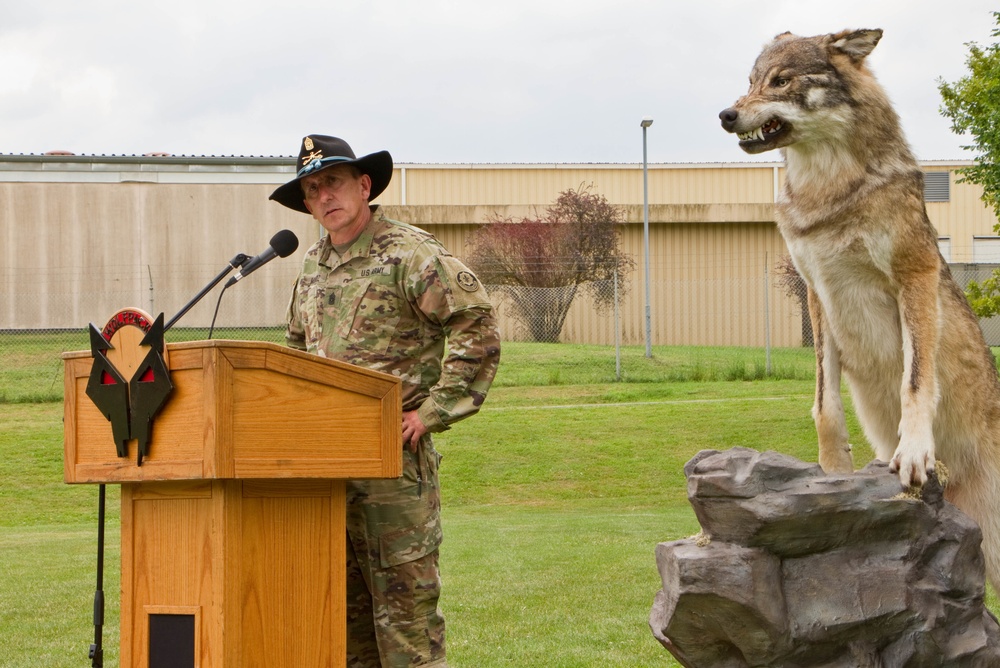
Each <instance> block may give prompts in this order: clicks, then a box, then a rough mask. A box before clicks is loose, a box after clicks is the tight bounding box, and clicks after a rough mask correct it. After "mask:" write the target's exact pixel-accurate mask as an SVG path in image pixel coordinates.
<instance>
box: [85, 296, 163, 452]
mask: <svg viewBox="0 0 1000 668" xmlns="http://www.w3.org/2000/svg"><path fill="white" fill-rule="evenodd" d="M90 350H91V353H92V354H93V356H94V365H93V367H91V370H90V378H89V379H88V382H87V396H88V397H90V399H91V401H93V402H94V405H95V406H97V408H98V410H100V411H101V414H102V415H104V417H105V418H107V419H108V420H109V421H110V422H111V433H112V437H113V439H114V442H115V448H116V450H117V453H118V456H119V457H127V456H128V442H129V441H131V440H135V441H136V442H137V448H136V452H137V454H136V464H137V465H138V466H142V460H143V458H144V457H145V456H146V455H147V454H149V443H150V440H151V436H152V429H153V416H155V415H156V413H157V412H159V410H160V409H161V408H162V407H163V405H164V404H165V403H166V401H167V398H168V397H169V396H170V393H171V391H172V390H173V384H172V383H171V382H170V372H169V370H168V369H167V360H166V351H165V348H164V345H163V314H162V313H161V314H160V315H159V317H157V318H156V319H155V320H153V319H152V317H150V316H149V314H147V313H145V312H143V311H140V310H139V309H134V308H127V309H122V310H121V311H119V312H118V313H115V314H114V315H113V316H111V319H110V320H109V321H108V323H107V324H106V325H105V326H104V328H103V329H100V330H99V329H97V327H96V326H94V324H93V323H91V325H90Z"/></svg>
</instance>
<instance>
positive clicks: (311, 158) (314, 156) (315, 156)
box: [302, 151, 323, 169]
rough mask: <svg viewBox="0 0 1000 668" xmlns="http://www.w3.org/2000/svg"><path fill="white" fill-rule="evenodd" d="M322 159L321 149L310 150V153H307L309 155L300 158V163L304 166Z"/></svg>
mask: <svg viewBox="0 0 1000 668" xmlns="http://www.w3.org/2000/svg"><path fill="white" fill-rule="evenodd" d="M322 159H323V151H312V152H311V153H309V155H307V156H305V157H304V158H302V164H303V166H304V165H307V164H309V163H310V162H318V161H320V160H322ZM317 166H318V165H317ZM313 169H315V168H313Z"/></svg>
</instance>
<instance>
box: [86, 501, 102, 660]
mask: <svg viewBox="0 0 1000 668" xmlns="http://www.w3.org/2000/svg"><path fill="white" fill-rule="evenodd" d="M104 494H105V492H104V484H103V483H101V485H100V494H99V496H98V507H97V589H96V590H95V591H94V643H93V644H92V645H91V646H90V655H89V658H90V659H91V662H90V665H91V667H92V668H102V667H103V666H104V638H103V633H102V631H103V629H104Z"/></svg>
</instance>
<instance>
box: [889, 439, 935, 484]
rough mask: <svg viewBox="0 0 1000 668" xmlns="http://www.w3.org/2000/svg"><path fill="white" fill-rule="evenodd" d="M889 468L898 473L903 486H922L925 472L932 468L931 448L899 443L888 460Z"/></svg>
mask: <svg viewBox="0 0 1000 668" xmlns="http://www.w3.org/2000/svg"><path fill="white" fill-rule="evenodd" d="M889 470H890V471H892V472H893V473H898V474H899V482H901V483H902V484H903V487H923V485H924V483H925V482H927V474H928V473H930V472H931V471H933V470H934V454H933V449H931V448H919V447H914V448H905V447H903V445H902V444H900V446H899V447H898V448H896V453H895V454H894V455H893V456H892V461H890V462H889Z"/></svg>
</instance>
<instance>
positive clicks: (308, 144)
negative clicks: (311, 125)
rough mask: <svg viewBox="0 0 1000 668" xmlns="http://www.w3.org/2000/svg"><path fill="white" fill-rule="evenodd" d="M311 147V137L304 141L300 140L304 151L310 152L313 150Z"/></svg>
mask: <svg viewBox="0 0 1000 668" xmlns="http://www.w3.org/2000/svg"><path fill="white" fill-rule="evenodd" d="M313 146H314V144H313V138H312V137H306V138H305V139H303V140H302V148H304V149H305V150H307V151H311V150H313Z"/></svg>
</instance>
